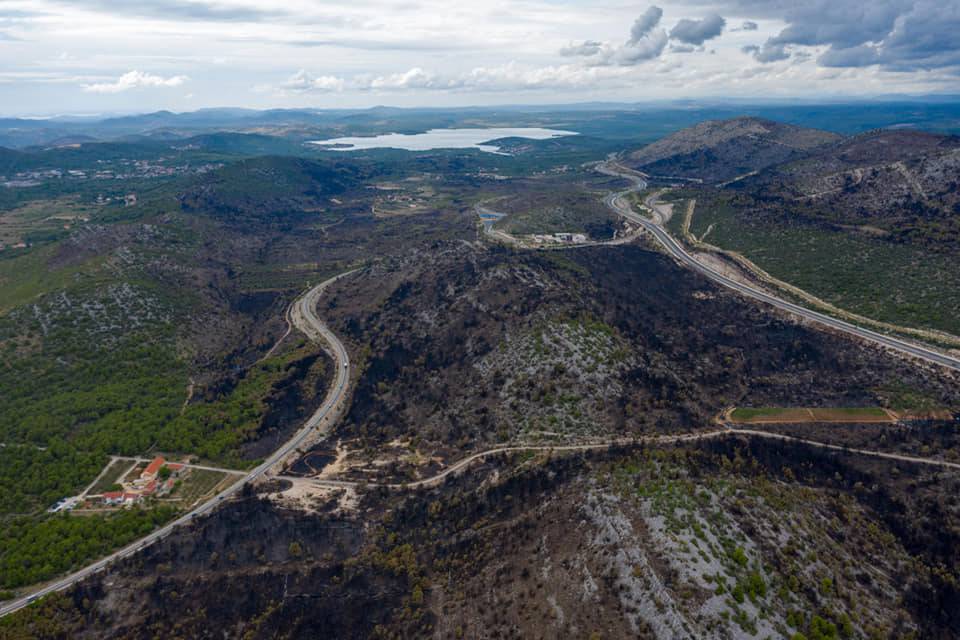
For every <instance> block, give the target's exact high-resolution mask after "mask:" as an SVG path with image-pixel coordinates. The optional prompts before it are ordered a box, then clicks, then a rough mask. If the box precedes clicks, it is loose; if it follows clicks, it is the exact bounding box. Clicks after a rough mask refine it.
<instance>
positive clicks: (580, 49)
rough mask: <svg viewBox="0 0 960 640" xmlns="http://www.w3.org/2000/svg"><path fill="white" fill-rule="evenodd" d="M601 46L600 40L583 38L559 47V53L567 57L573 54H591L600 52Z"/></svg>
mask: <svg viewBox="0 0 960 640" xmlns="http://www.w3.org/2000/svg"><path fill="white" fill-rule="evenodd" d="M602 48H603V43H602V42H597V41H596V40H584V41H583V42H571V43H570V44H568V45H567V46H565V47H563V48H562V49H560V55H562V56H567V57H574V56H593V55H596V54H598V53H600V50H601V49H602Z"/></svg>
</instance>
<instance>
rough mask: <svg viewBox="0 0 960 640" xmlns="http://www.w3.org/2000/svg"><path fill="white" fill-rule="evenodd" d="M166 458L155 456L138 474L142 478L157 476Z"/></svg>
mask: <svg viewBox="0 0 960 640" xmlns="http://www.w3.org/2000/svg"><path fill="white" fill-rule="evenodd" d="M165 462H166V460H164V459H163V456H157V457H156V458H154V459H153V460H151V461H150V464H148V465H147V468H146V469H144V470H143V472H142V473H141V474H140V477H141V478H143V479H144V480H153V479H154V478H156V477H157V474H158V473H160V469H162V468H163V465H164V463H165Z"/></svg>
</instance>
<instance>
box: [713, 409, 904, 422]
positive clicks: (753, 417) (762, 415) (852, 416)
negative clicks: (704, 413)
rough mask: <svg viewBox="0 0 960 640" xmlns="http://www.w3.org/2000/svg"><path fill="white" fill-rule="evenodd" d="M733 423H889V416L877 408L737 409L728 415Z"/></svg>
mask: <svg viewBox="0 0 960 640" xmlns="http://www.w3.org/2000/svg"><path fill="white" fill-rule="evenodd" d="M730 419H731V420H732V421H733V422H737V423H741V424H750V423H755V422H784V423H789V422H877V421H880V422H890V421H891V420H892V419H891V418H890V415H889V414H888V413H887V412H886V411H884V410H883V409H881V408H879V407H810V408H806V407H737V408H736V409H734V410H733V412H732V413H731V414H730Z"/></svg>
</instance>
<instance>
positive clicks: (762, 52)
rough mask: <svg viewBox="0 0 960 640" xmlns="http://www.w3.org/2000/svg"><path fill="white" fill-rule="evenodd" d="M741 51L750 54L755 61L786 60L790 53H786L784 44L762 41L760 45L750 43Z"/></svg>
mask: <svg viewBox="0 0 960 640" xmlns="http://www.w3.org/2000/svg"><path fill="white" fill-rule="evenodd" d="M741 51H743V52H744V53H747V54H750V55H752V56H753V57H754V58H755V59H756V60H757V62H763V63H769V62H778V61H780V60H786V59H787V58H789V57H790V54H789V53H787V51H786V49H785V47H784V45H782V44H774V45H772V44H770V43H764V45H763V46H762V47H759V46H757V45H755V44H751V45H748V46H746V47H743V49H741Z"/></svg>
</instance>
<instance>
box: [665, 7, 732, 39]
mask: <svg viewBox="0 0 960 640" xmlns="http://www.w3.org/2000/svg"><path fill="white" fill-rule="evenodd" d="M726 24H727V21H726V20H724V19H723V18H722V17H720V15H719V14H716V13H711V14H710V15H708V16H707V17H705V18H704V19H702V20H689V19H687V18H684V19H683V20H681V21H680V22H678V23H677V24H676V26H674V27H673V29H671V30H670V37H671V38H672V39H674V40H679V41H680V42H684V43H686V44H695V45H701V44H703V43H704V42H706V41H707V40H711V39H713V38H716V37H717V36H719V35H720V34H721V33H723V28H724V27H725V26H726Z"/></svg>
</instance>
